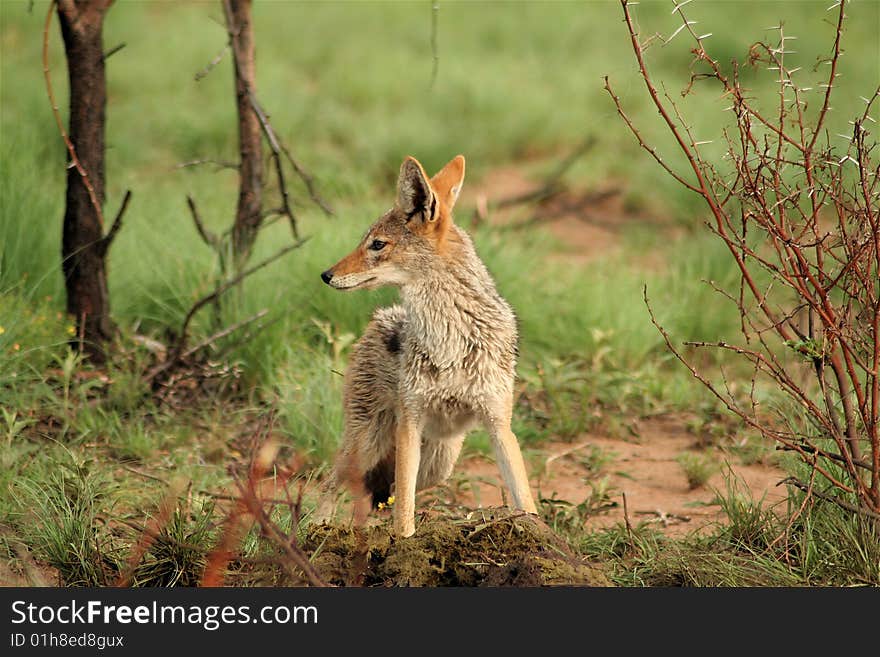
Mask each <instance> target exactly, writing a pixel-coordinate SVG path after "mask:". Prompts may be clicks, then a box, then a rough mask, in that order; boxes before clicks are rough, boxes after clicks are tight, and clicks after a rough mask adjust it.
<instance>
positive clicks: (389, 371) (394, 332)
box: [316, 155, 535, 536]
mask: <svg viewBox="0 0 880 657" xmlns="http://www.w3.org/2000/svg"><path fill="white" fill-rule="evenodd" d="M463 181H464V157H462V156H461V155H459V156H457V157H455V158H454V159H453V160H452V161H451V162H449V163H448V164H447V165H446V166H445V167H443V169H442V170H441V171H440V172H439V173H438V174H437V175H435V176H434V177H433V178H430V179H429V178H428V176H427V175H426V174H425V170H424V169H423V168H422V165H421V164H419V162H418V161H417V160H415V159H414V158H412V157H407V158H406V159H405V160H404V162H403V164H402V165H401V167H400V177H399V179H398V183H397V201H396V203H395V205H394V207H393V208H391V209H390V210H388V211H387V212H386V213H385V214H384V215H382V216H381V217H380V218H379V219H378V220H377V221H376V222H375V223H374V224H373V225H372V226H371V227H370V229H369V231H367V234H366V236H365V237H364V238H363V240H361V242H360V244H358V246H357V248H356V249H355V250H354V251H352V252H351V253H350V254H349V255H347V256H345V257H344V258H343V259H342V260H340V261H339V262H338V263H336V264H335V265H333V267H331V268H330V269H328V270H327V271H325V272H323V273H322V274H321V278H322V279H323V280H324V282H325V283H327V284H328V285H330V286H331V287H334V288H336V289H338V290H352V289H356V288H374V287H378V286H381V285H395V286H397V287H399V288H400V297H401V303H400V305H395V306H392V307H390V308H380V309H378V310H377V311H376V312H375V314H374V315H373V319H372V321H371V322H370V324H369V325H368V326H367V328H366V330H365V331H364V334H363V336H362V337H361V338H360V339H359V340H358V341H357V343H356V344H355V346H354V348H353V350H352V354H351V359H350V363H349V367H348V371H347V372H346V375H345V392H344V405H345V431H344V435H343V439H342V446H341V448H340V451H339V455H338V457H337V459H336V464H335V466H334V473H333V475H332V477H331V480H330V482H329V483H328V488H329V489H330V490H329V491H328V492H327V493H325V495H324V499H323V500H322V501H321V503H320V505H319V509H318V512H317V514H316V516H317V517H318V519H321V518H322V517H323V518H325V519H326V517H327V516H328V515H329V513H330V512H332V508H333V506H334V500H335V489H336V488H337V487H338V485H339V484H341V483H343V482H344V481H346V480H347V479H349V478H350V477H351V476H352V473H354V476H356V477H358V478H360V479H361V480H362V481H363V484H364V486H365V488H366V490H367V491H368V492H369V493H370V494H371V495H372V499H373V504H374V505H376V504H378V503H379V502H384V501H386V500H387V499H388V498H389V496H390V494H391V490H392V485H393V486H394V494H395V503H394V530H395V533H396V534H397V535H399V536H410V535H411V534H413V532H414V531H415V494H416V490H419V489H422V488H425V487H428V486H431V485H434V484H437V483H440V482H442V481H444V480H445V479H446V478H447V477H448V476H449V475H450V473H451V472H452V468H453V465H454V464H455V461H456V459H457V458H458V454H459V452H460V451H461V446H462V442H463V441H464V437H465V434H466V433H467V432H468V431H469V430H470V429H471V428H472V427H473V426H474V425H475V424H477V423H481V424H483V425H484V426H485V427H486V429H487V431H488V432H489V435H490V436H491V438H492V442H493V445H494V448H495V456H496V459H497V462H498V465H499V467H500V469H501V474H502V476H503V478H504V482H505V484H506V486H507V489H508V490H509V491H510V495H511V498H512V503H513V505H514V506H515V507H516V508H518V509H522V510H524V511H527V512H530V513H535V503H534V501H533V499H532V495H531V492H530V490H529V484H528V478H527V475H526V469H525V465H524V463H523V458H522V454H521V453H520V449H519V445H518V443H517V440H516V436H514V435H513V432H512V431H511V430H510V416H511V412H512V407H513V385H514V376H515V373H514V369H515V365H516V356H517V328H516V318H515V316H514V314H513V311H512V310H511V308H510V306H509V305H508V304H507V302H506V301H505V300H504V299H502V298H501V296H500V295H499V294H498V292H497V291H496V289H495V282H494V281H493V280H492V277H491V276H490V275H489V272H488V271H487V270H486V267H485V265H484V264H483V262H482V261H481V260H480V258H479V257H478V256H477V253H476V251H475V250H474V245H473V243H472V242H471V239H470V237H469V236H468V235H467V233H465V231H464V230H462V229H461V228H459V227H458V226H456V225H455V224H454V223H453V222H452V208H453V206H454V205H455V201H456V199H457V198H458V194H459V192H460V191H461V186H462V182H463Z"/></svg>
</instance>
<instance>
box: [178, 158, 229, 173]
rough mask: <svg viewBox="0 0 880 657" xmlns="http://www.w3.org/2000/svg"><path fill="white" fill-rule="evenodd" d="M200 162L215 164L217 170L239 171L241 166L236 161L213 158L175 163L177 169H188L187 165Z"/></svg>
mask: <svg viewBox="0 0 880 657" xmlns="http://www.w3.org/2000/svg"><path fill="white" fill-rule="evenodd" d="M200 164H213V165H214V166H215V167H217V170H218V171H219V170H220V169H234V170H235V171H238V170H239V169H240V168H241V167H239V166H238V164H236V163H235V162H227V161H226V160H213V159H211V158H205V157H203V158H197V159H195V160H187V161H186V162H181V163H180V164H175V165H174V168H175V169H186V168H187V167H195V166H199V165H200Z"/></svg>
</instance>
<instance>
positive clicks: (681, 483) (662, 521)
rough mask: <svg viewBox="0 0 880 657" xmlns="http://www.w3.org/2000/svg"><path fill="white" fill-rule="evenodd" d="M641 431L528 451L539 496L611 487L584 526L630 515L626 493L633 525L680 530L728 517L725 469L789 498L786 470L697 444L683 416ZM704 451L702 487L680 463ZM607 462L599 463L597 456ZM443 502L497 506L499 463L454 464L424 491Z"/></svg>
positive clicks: (777, 499)
mask: <svg viewBox="0 0 880 657" xmlns="http://www.w3.org/2000/svg"><path fill="white" fill-rule="evenodd" d="M638 434H639V435H638V437H635V438H629V439H626V440H624V439H622V438H615V437H611V436H607V435H602V434H596V435H584V436H582V437H581V438H580V439H578V440H576V441H574V442H571V443H567V442H553V443H546V444H544V445H542V446H541V449H540V450H539V451H532V452H531V454H530V456H531V458H528V460H529V462H530V466H531V467H530V469H531V477H530V480H531V484H532V491H533V493H534V494H535V496H536V498H538V497H539V496H540V497H543V498H545V499H554V498H555V499H558V500H564V501H568V502H571V503H573V504H579V503H581V502H583V501H584V500H585V499H587V498H590V497H591V496H595V491H596V490H597V487H599V489H600V490H603V491H605V494H604V497H605V498H606V501H605V502H602V501H601V500H598V501H597V507H598V508H597V512H596V513H595V514H594V515H591V516H590V517H589V518H587V519H586V521H585V525H584V526H585V528H596V529H598V528H602V527H608V526H612V525H615V524H617V523H620V522H624V520H625V517H624V503H623V495H626V510H627V511H628V515H629V521H630V523H631V524H632V525H636V524H638V523H640V522H651V523H656V524H657V526H658V527H659V528H660V529H662V531H663V532H664V533H667V534H670V535H681V534H684V533H688V532H691V531H695V530H700V529H703V528H706V527H707V526H710V525H712V524H714V523H717V522H722V521H723V516H722V513H721V508H720V506H719V505H718V503H717V494H718V492H726V483H725V476H728V477H733V478H734V480H735V481H737V482H738V483H739V486H740V487H741V488H744V489H746V490H748V491H749V493H750V494H751V496H752V497H753V498H754V499H755V500H756V501H757V500H762V499H763V504H765V505H774V504H779V503H782V504H784V502H785V499H786V491H785V488H784V487H778V486H777V483H778V482H779V481H781V480H782V479H784V478H785V474H784V473H783V472H782V471H781V470H780V469H779V468H777V467H774V466H772V465H767V464H763V463H752V464H748V465H746V464H743V463H741V462H739V460H738V459H737V458H736V456H734V455H732V454H729V453H726V452H724V451H723V450H721V449H719V448H716V447H703V446H700V445H699V441H698V439H697V437H696V436H695V435H694V434H693V433H691V432H690V431H689V430H688V428H687V418H686V417H685V416H672V417H662V418H654V419H649V420H645V421H642V422H641V423H640V425H639V429H638ZM688 453H690V454H698V455H700V456H701V457H703V458H708V459H711V460H713V461H714V462H715V463H716V464H717V469H716V471H715V473H714V474H713V475H712V476H711V477H710V478H709V480H708V482H707V483H706V484H705V485H704V486H700V487H698V488H691V487H690V486H689V484H688V480H687V477H686V475H685V472H684V469H683V468H682V466H681V465H680V464H679V462H678V457H679V456H680V455H681V454H688ZM597 458H598V460H600V461H602V462H603V464H602V465H601V468H599V469H598V470H597V469H596V468H595V463H596V460H597ZM427 494H431V495H433V496H434V497H435V499H440V500H442V503H444V504H454V505H461V506H463V507H466V508H479V507H481V506H488V507H494V506H497V505H500V504H503V503H504V501H505V500H504V498H505V490H504V486H503V482H502V480H501V477H500V474H499V471H498V468H497V466H496V465H495V463H494V462H493V461H492V460H491V459H490V458H488V457H485V456H471V457H469V458H466V459H464V460H463V461H462V462H460V463H459V464H458V465H457V466H456V471H455V473H454V474H453V476H452V479H451V480H450V482H449V483H448V485H447V486H446V487H444V488H442V489H436V490H435V491H433V492H426V495H427Z"/></svg>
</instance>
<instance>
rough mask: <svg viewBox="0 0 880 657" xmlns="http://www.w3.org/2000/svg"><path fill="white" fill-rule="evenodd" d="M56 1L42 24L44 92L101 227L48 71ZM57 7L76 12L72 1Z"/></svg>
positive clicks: (97, 204) (94, 198) (92, 190)
mask: <svg viewBox="0 0 880 657" xmlns="http://www.w3.org/2000/svg"><path fill="white" fill-rule="evenodd" d="M56 2H58V0H52V1H51V2H50V3H49V8H48V10H47V11H46V22H45V24H44V26H43V77H45V79H46V93H47V94H48V95H49V103H50V104H51V106H52V115H53V116H54V117H55V123H56V124H57V125H58V131H59V132H60V133H61V138H62V139H63V140H64V144H65V145H66V146H67V151H68V153H70V163H71V165H73V167H74V168H76V171H77V173H79V176H80V178H81V179H82V182H83V185H84V186H85V188H86V191H87V192H88V194H89V200H90V201H91V202H92V207H93V208H94V209H95V214H96V215H97V217H98V223H99V224H100V225H101V227H103V226H104V213H103V211H102V210H101V203H100V202H99V201H98V197H97V195H96V194H95V188H94V187H92V183H91V181H90V180H89V174H88V172H87V171H86V170H85V169H84V168H83V165H82V163H81V162H80V161H79V158H78V157H77V156H76V149H75V148H74V147H73V142H71V141H70V137H69V136H68V135H67V131H66V130H65V129H64V122H63V121H62V120H61V112H60V111H59V109H58V102H57V101H56V100H55V92H54V91H53V90H52V76H51V74H50V72H49V26H50V25H51V24H52V14H53V13H54V12H53V10H54V8H55V4H56ZM59 8H60V9H62V10H63V11H65V13H71V14H72V15H75V14H76V8H75V6H74V5H73V4H72V2H68V3H66V4H59Z"/></svg>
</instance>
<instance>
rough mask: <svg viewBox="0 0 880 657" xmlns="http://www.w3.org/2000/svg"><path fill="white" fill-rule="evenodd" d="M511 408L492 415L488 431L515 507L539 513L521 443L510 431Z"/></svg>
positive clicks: (508, 407) (505, 406) (505, 408)
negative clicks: (533, 497) (520, 446)
mask: <svg viewBox="0 0 880 657" xmlns="http://www.w3.org/2000/svg"><path fill="white" fill-rule="evenodd" d="M511 410H512V409H511V407H510V406H509V405H507V404H505V405H504V406H503V407H502V408H501V409H499V411H497V412H494V413H490V414H489V417H488V418H487V420H486V429H487V430H488V431H489V435H490V436H491V437H492V445H493V447H494V448H495V460H496V461H497V462H498V467H499V468H500V469H501V476H502V478H503V479H504V483H505V485H506V486H507V490H508V491H510V495H511V497H512V498H513V506H514V507H516V508H517V509H521V510H522V511H525V512H527V513H537V512H538V509H537V508H536V507H535V501H534V499H532V491H531V489H530V488H529V476H528V474H527V473H526V464H525V462H524V461H523V457H522V452H521V451H520V448H519V442H518V441H517V439H516V436H515V435H514V433H513V431H511V429H510V416H511Z"/></svg>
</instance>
